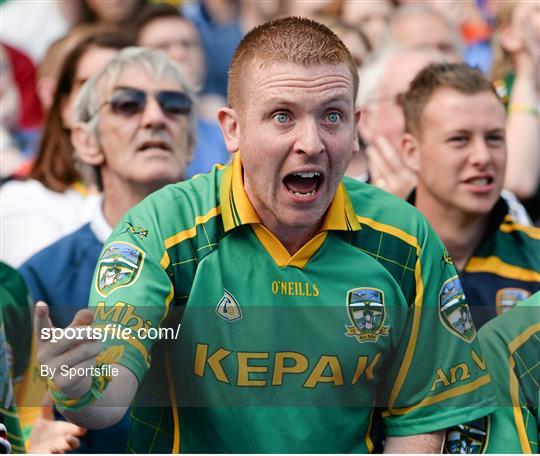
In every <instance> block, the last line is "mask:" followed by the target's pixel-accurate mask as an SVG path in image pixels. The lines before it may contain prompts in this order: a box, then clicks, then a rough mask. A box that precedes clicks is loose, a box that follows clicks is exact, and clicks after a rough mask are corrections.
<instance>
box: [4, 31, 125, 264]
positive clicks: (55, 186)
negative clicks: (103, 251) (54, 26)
mask: <svg viewBox="0 0 540 456" xmlns="http://www.w3.org/2000/svg"><path fill="white" fill-rule="evenodd" d="M130 44H131V41H130V40H129V39H128V38H126V37H125V36H124V35H122V34H120V33H118V32H104V31H96V32H94V33H89V34H88V35H87V36H86V37H85V38H83V39H82V41H81V42H80V43H78V44H77V46H75V48H74V49H73V50H72V51H71V52H70V53H69V54H68V55H67V56H66V59H65V61H64V63H63V65H62V68H61V71H60V76H59V78H58V84H57V87H56V91H55V94H54V100H53V103H52V105H51V108H50V110H49V112H48V115H47V118H46V120H45V127H44V130H43V136H42V139H41V143H40V146H39V151H38V154H37V156H36V159H35V161H34V163H33V165H32V169H31V171H30V173H29V179H28V180H26V181H22V182H20V181H19V182H16V181H13V182H9V183H7V184H6V185H4V186H3V187H2V191H1V203H2V211H1V213H0V223H1V225H2V239H1V241H0V242H1V246H0V247H1V248H0V259H2V260H3V261H5V262H6V263H8V264H10V265H12V266H14V267H18V266H20V265H21V264H22V263H23V262H24V261H25V260H26V259H27V258H29V257H30V256H32V255H33V254H34V253H36V252H38V251H39V250H41V249H42V248H44V247H46V246H47V245H49V244H51V243H52V242H54V241H56V240H57V239H59V238H60V237H62V236H64V235H66V234H68V233H70V232H71V231H73V230H75V229H77V228H78V227H79V226H81V225H82V224H83V223H84V222H85V221H87V218H88V217H87V216H86V215H85V196H86V195H87V194H88V192H89V189H87V188H85V187H84V186H83V185H82V184H81V183H80V180H81V176H80V173H79V171H78V170H77V169H76V165H75V162H74V159H73V146H72V145H71V140H70V129H71V126H72V120H71V109H72V104H73V101H74V99H75V96H76V95H77V93H78V91H79V89H80V87H81V85H82V84H83V83H84V82H85V81H86V80H87V79H88V78H89V77H91V76H92V75H93V74H95V73H97V72H99V71H100V70H101V69H102V68H103V67H104V66H105V65H106V64H107V63H108V62H109V61H110V60H111V59H112V58H113V57H114V55H115V54H116V53H117V51H118V50H120V49H122V48H124V47H126V46H128V45H130Z"/></svg>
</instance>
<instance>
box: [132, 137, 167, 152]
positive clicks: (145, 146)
mask: <svg viewBox="0 0 540 456" xmlns="http://www.w3.org/2000/svg"><path fill="white" fill-rule="evenodd" d="M149 149H162V150H165V151H168V152H170V151H171V146H170V145H169V144H168V143H166V142H165V141H157V140H156V141H145V142H143V143H142V144H141V145H140V146H139V148H138V149H137V150H138V151H139V152H144V151H146V150H149Z"/></svg>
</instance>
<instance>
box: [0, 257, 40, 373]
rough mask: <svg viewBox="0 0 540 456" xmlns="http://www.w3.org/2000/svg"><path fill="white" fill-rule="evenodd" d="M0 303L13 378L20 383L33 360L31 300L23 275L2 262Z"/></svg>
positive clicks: (0, 268) (0, 264)
mask: <svg viewBox="0 0 540 456" xmlns="http://www.w3.org/2000/svg"><path fill="white" fill-rule="evenodd" d="M0 305H1V308H2V316H3V319H4V325H5V332H6V339H7V343H8V344H9V346H10V347H11V350H12V372H11V375H12V378H13V381H14V382H15V383H17V382H18V381H19V380H20V379H21V378H22V376H23V375H24V372H25V370H26V368H27V367H28V363H29V360H30V348H31V344H32V303H31V300H30V298H29V295H28V290H27V288H26V285H25V283H24V280H23V278H22V277H21V275H20V274H19V273H18V272H17V271H16V270H15V269H12V268H11V267H9V266H8V265H6V264H4V263H0Z"/></svg>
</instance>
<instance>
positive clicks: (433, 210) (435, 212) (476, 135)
mask: <svg viewBox="0 0 540 456" xmlns="http://www.w3.org/2000/svg"><path fill="white" fill-rule="evenodd" d="M403 105H404V112H405V118H406V129H407V133H406V134H405V135H404V137H403V146H404V147H403V153H404V157H405V160H406V162H407V164H408V165H409V167H411V168H412V169H413V170H414V171H416V173H417V175H418V185H417V187H416V190H415V192H413V194H412V195H411V196H410V198H409V201H410V202H411V203H413V204H414V205H415V206H416V207H417V208H418V209H419V210H420V212H422V214H424V215H425V216H426V218H427V219H428V221H429V222H430V223H431V225H432V226H433V228H434V229H435V231H436V232H437V234H438V235H439V236H440V238H441V240H442V241H443V243H444V245H445V246H446V247H447V248H448V251H449V252H450V255H451V257H452V259H453V261H454V263H455V265H456V267H457V269H458V271H459V272H460V279H461V283H462V285H463V289H464V291H465V295H466V296H467V300H468V302H469V305H470V308H471V313H472V315H473V318H474V322H475V324H476V327H477V328H479V327H480V326H482V325H483V324H484V323H485V322H486V321H488V320H490V319H491V318H493V317H495V316H496V315H499V314H501V313H502V312H504V311H505V310H507V309H509V308H510V307H512V306H513V305H515V304H516V302H519V301H522V300H524V299H526V298H527V297H528V296H530V295H531V294H532V293H534V292H536V291H538V290H540V255H539V252H540V230H539V229H538V228H534V227H525V226H523V225H520V224H518V223H516V221H515V220H514V218H513V217H512V216H511V215H509V210H508V205H507V204H506V202H505V200H504V199H503V198H501V196H500V193H501V189H502V185H503V182H504V169H505V163H506V141H505V121H506V119H505V111H504V107H503V105H502V103H501V101H500V100H499V99H498V97H497V95H496V93H495V91H494V89H493V88H492V86H491V84H490V82H489V81H488V80H487V79H485V78H484V77H483V75H482V74H481V73H480V72H479V71H477V70H474V69H472V68H470V67H468V66H466V65H464V64H438V65H431V66H429V67H428V68H426V69H424V70H423V71H422V72H421V73H420V74H419V75H418V76H417V77H416V79H415V80H414V81H413V82H412V83H411V86H410V88H409V90H408V92H407V93H406V94H405V97H404V102H403Z"/></svg>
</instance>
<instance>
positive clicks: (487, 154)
mask: <svg viewBox="0 0 540 456" xmlns="http://www.w3.org/2000/svg"><path fill="white" fill-rule="evenodd" d="M492 159H493V157H492V151H491V149H490V147H489V145H488V144H487V143H486V141H485V139H484V138H477V139H475V141H474V142H473V145H472V150H471V155H470V161H471V162H472V163H473V164H474V165H476V166H486V165H488V164H489V163H491V161H492Z"/></svg>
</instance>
